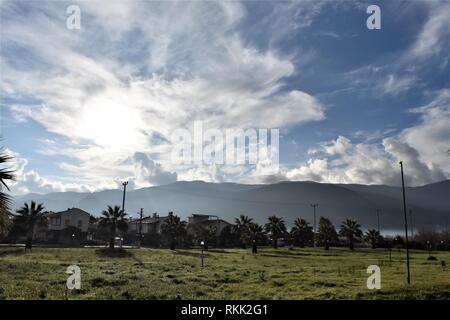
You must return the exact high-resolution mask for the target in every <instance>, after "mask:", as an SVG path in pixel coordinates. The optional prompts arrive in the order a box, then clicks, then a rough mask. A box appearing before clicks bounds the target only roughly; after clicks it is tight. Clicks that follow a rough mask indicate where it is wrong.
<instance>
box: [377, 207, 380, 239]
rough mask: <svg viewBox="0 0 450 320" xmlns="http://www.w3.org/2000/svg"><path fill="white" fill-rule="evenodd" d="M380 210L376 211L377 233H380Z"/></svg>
mask: <svg viewBox="0 0 450 320" xmlns="http://www.w3.org/2000/svg"><path fill="white" fill-rule="evenodd" d="M380 211H381V210H380V209H377V224H378V233H380Z"/></svg>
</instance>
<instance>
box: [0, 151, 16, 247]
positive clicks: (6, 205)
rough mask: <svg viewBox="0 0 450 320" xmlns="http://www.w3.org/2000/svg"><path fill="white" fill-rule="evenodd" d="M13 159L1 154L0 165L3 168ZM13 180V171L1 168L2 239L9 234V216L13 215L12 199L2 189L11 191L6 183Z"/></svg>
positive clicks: (0, 225)
mask: <svg viewBox="0 0 450 320" xmlns="http://www.w3.org/2000/svg"><path fill="white" fill-rule="evenodd" d="M11 159H12V157H11V156H10V155H7V154H5V153H0V164H1V165H2V166H3V165H4V164H5V163H6V162H8V161H9V160H11ZM13 180H14V174H13V171H12V170H8V169H5V168H0V239H1V238H3V237H4V236H5V235H6V234H7V230H8V228H9V225H10V220H9V216H10V215H11V212H10V205H11V198H10V197H9V196H8V195H7V194H6V193H4V192H3V190H2V189H3V187H5V188H6V190H9V188H8V185H7V184H6V182H7V181H13Z"/></svg>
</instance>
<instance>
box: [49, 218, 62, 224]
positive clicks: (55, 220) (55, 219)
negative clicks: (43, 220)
mask: <svg viewBox="0 0 450 320" xmlns="http://www.w3.org/2000/svg"><path fill="white" fill-rule="evenodd" d="M50 223H51V225H52V226H60V225H61V217H53V218H51V221H50Z"/></svg>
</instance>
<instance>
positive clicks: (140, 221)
mask: <svg viewBox="0 0 450 320" xmlns="http://www.w3.org/2000/svg"><path fill="white" fill-rule="evenodd" d="M143 212H144V208H141V212H140V213H139V248H140V247H141V241H142V214H143Z"/></svg>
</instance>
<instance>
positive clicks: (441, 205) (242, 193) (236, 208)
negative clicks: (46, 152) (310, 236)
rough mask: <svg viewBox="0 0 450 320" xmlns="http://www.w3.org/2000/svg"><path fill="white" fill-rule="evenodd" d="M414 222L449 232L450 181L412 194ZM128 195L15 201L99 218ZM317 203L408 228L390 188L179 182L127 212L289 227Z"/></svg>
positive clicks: (152, 191) (339, 213) (367, 223)
mask: <svg viewBox="0 0 450 320" xmlns="http://www.w3.org/2000/svg"><path fill="white" fill-rule="evenodd" d="M405 193H406V202H407V208H408V219H410V218H411V216H410V214H409V209H411V210H412V221H410V223H411V222H412V224H413V226H414V228H415V229H416V230H417V229H418V228H421V227H440V228H446V227H447V225H450V198H449V197H450V180H445V181H442V182H438V183H433V184H428V185H424V186H420V187H408V188H406V191H405ZM122 196H123V191H122V190H105V191H99V192H93V193H80V192H56V193H48V194H37V193H30V194H26V195H23V196H17V197H15V198H14V209H16V208H18V207H20V206H21V205H23V203H24V202H29V201H31V200H35V201H38V202H42V203H44V206H45V208H46V210H49V211H60V210H65V209H67V208H71V207H77V208H80V209H83V210H85V211H87V212H89V213H91V214H93V215H95V216H99V215H100V213H101V212H102V210H104V209H105V208H106V207H107V205H121V204H122ZM312 203H317V204H318V207H317V208H316V212H317V221H318V218H319V217H320V216H325V217H328V218H330V219H331V221H332V222H333V223H335V224H336V225H339V224H340V223H341V222H342V220H344V219H345V218H352V219H356V220H357V221H358V222H359V223H360V224H361V225H362V227H363V228H364V229H367V228H376V227H377V213H376V212H377V211H376V210H377V209H379V210H380V226H381V229H382V231H385V232H386V231H388V230H401V229H402V228H403V226H404V216H403V200H402V189H401V187H392V186H384V185H357V184H328V183H316V182H309V181H304V182H280V183H276V184H260V185H248V184H236V183H207V182H203V181H178V182H175V183H172V184H168V185H162V186H155V187H148V188H142V189H136V190H132V191H127V193H126V203H125V209H126V212H127V213H128V214H129V215H130V216H132V217H137V216H138V215H137V212H138V211H139V210H140V208H144V215H150V214H151V213H153V212H158V213H159V214H160V215H166V214H167V212H169V211H173V212H174V213H175V214H178V215H180V216H181V217H182V218H183V219H186V218H187V216H189V215H190V214H192V213H200V214H210V215H217V216H219V217H220V218H221V219H224V220H226V221H228V222H233V221H234V219H235V218H236V217H238V216H239V215H241V214H245V215H248V216H250V217H252V218H253V219H254V220H255V221H257V222H259V223H265V222H266V220H267V217H268V216H270V215H278V216H281V217H283V218H284V220H285V221H286V223H287V225H288V226H291V225H292V224H293V221H294V220H295V219H296V218H297V217H302V218H304V219H306V220H308V221H310V222H311V223H312V222H313V208H312V207H311V204H312Z"/></svg>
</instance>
